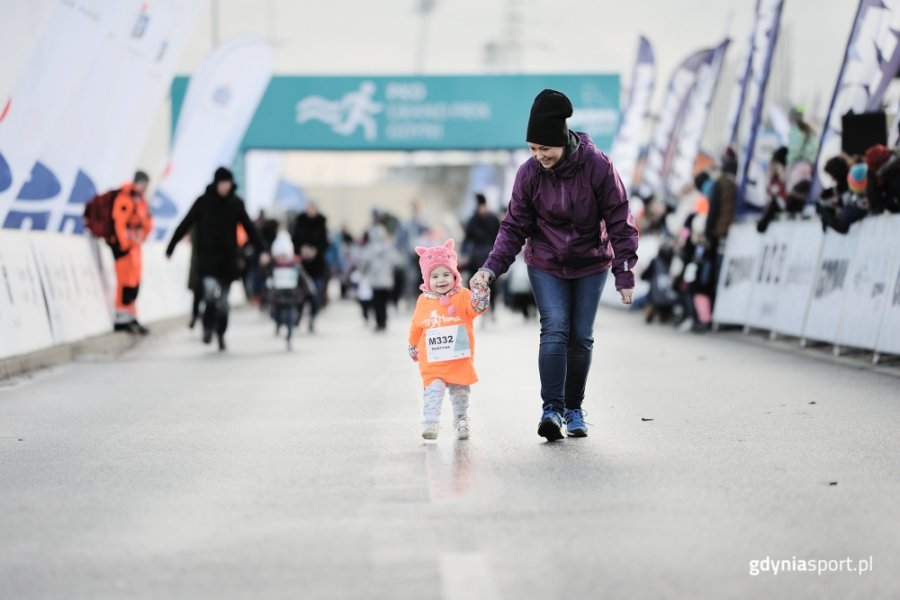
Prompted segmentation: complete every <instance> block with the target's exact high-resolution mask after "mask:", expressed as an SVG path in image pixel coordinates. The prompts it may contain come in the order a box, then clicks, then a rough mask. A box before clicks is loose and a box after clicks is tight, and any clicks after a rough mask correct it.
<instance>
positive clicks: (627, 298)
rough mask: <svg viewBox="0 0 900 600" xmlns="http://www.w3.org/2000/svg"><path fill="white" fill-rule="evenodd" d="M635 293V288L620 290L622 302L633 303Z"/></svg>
mask: <svg viewBox="0 0 900 600" xmlns="http://www.w3.org/2000/svg"><path fill="white" fill-rule="evenodd" d="M633 294H634V289H633V288H628V289H625V290H619V295H620V296H622V304H631V296H632V295H633Z"/></svg>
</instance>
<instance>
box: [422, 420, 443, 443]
mask: <svg viewBox="0 0 900 600" xmlns="http://www.w3.org/2000/svg"><path fill="white" fill-rule="evenodd" d="M440 428H441V426H440V423H438V422H437V421H426V422H425V429H423V430H422V437H423V438H425V439H426V440H436V439H437V436H438V430H439V429H440Z"/></svg>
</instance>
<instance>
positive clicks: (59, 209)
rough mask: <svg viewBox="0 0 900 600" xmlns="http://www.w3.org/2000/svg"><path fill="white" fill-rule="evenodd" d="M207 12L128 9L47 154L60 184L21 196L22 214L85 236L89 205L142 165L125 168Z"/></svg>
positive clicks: (172, 5) (133, 4)
mask: <svg viewBox="0 0 900 600" xmlns="http://www.w3.org/2000/svg"><path fill="white" fill-rule="evenodd" d="M203 5H204V2H196V1H195V2H178V0H155V1H154V2H151V3H148V2H144V1H143V0H123V1H122V7H123V9H124V8H125V7H129V10H127V11H125V17H124V22H123V23H122V24H121V25H122V26H121V27H119V28H118V29H117V30H116V31H115V32H114V34H113V35H109V36H107V37H106V38H105V39H104V40H103V43H102V44H101V48H100V51H99V53H98V55H97V58H96V60H95V61H94V62H93V64H92V65H91V68H90V70H89V72H88V73H87V75H86V77H85V78H84V80H83V81H82V83H81V85H80V88H79V89H78V90H77V92H76V93H75V95H74V96H73V98H72V99H71V101H70V103H69V105H68V107H67V108H66V109H65V110H64V111H63V112H62V114H61V115H60V116H59V118H58V122H57V126H56V127H55V129H54V131H53V133H52V134H51V135H50V137H49V139H48V140H47V142H46V143H45V144H44V147H43V148H42V150H41V152H40V155H39V158H38V163H39V164H40V165H42V167H43V169H44V170H43V171H42V172H44V173H49V174H52V177H53V178H54V180H55V181H56V182H57V184H56V185H52V186H48V185H45V186H40V185H38V186H36V185H35V184H36V183H38V182H34V181H33V182H32V183H31V184H29V185H30V186H31V187H32V188H34V189H33V190H32V192H31V193H24V192H23V193H20V194H19V196H20V198H19V199H18V200H17V201H16V202H15V203H14V204H13V206H12V210H13V211H14V212H15V213H17V214H20V215H31V216H32V217H34V215H42V216H41V217H40V219H37V220H39V221H40V222H41V224H44V223H46V227H42V228H46V229H48V230H50V231H66V232H70V233H72V232H81V230H82V227H83V223H82V218H81V215H82V212H83V207H84V202H86V201H87V200H88V199H90V198H91V197H92V196H93V195H94V194H95V193H96V192H97V191H102V190H104V189H109V188H112V187H115V186H117V185H119V184H121V183H122V182H124V181H127V180H128V179H129V178H130V177H131V175H132V173H133V169H134V166H135V165H134V164H133V163H132V164H128V165H127V166H123V165H122V157H123V155H128V156H136V154H137V153H138V152H139V151H140V149H141V148H142V147H143V145H144V142H145V141H146V137H147V134H148V133H149V128H148V127H149V123H150V122H151V120H152V119H150V118H149V116H150V115H151V114H154V113H155V112H156V110H157V109H158V108H159V106H161V105H162V102H163V99H164V96H165V94H166V93H167V92H168V89H169V85H170V83H171V80H172V77H173V75H174V71H175V65H176V63H177V61H178V60H179V59H180V57H181V53H182V51H183V50H184V48H185V46H186V44H187V41H188V39H189V34H190V33H191V31H192V30H193V28H194V27H195V26H196V24H197V19H198V18H199V16H200V13H199V9H200V8H201V7H202V6H203ZM150 102H152V103H153V105H152V106H151V105H150ZM136 122H145V123H147V124H146V125H143V124H142V125H140V126H138V127H139V128H141V129H142V130H143V132H144V135H143V137H141V136H140V135H135V134H134V125H135V123H136ZM132 160H134V159H132ZM26 192H27V190H26ZM23 196H24V197H23ZM33 220H35V219H34V218H33Z"/></svg>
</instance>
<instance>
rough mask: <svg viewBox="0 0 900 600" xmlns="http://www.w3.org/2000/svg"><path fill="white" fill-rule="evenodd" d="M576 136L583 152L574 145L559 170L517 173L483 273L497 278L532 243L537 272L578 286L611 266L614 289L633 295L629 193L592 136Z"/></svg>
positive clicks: (527, 168)
mask: <svg viewBox="0 0 900 600" xmlns="http://www.w3.org/2000/svg"><path fill="white" fill-rule="evenodd" d="M575 135H576V136H577V141H578V144H577V147H575V148H573V144H571V143H570V144H569V148H568V149H567V156H566V157H565V158H564V159H563V162H561V163H560V164H559V165H558V166H557V167H556V168H553V169H549V170H548V169H545V168H543V167H542V166H541V165H540V163H539V162H538V161H536V160H535V159H533V158H529V159H528V160H527V161H526V162H525V163H524V164H523V165H522V166H521V167H519V171H518V173H516V181H515V184H514V186H513V192H512V199H511V200H510V202H509V213H508V214H507V215H506V218H505V219H504V220H503V223H502V224H501V225H500V234H499V235H498V236H497V240H496V241H495V242H494V249H493V251H492V252H491V255H490V256H489V257H488V259H487V261H486V262H485V263H484V267H483V268H484V269H485V270H488V271H490V272H491V274H492V275H494V276H498V277H499V276H500V275H502V274H503V273H505V272H506V270H507V269H508V268H509V266H510V265H511V264H512V263H513V261H514V260H515V258H516V255H517V254H518V253H519V251H520V250H521V249H522V244H523V243H525V242H526V240H527V242H528V244H527V246H526V248H525V262H526V263H527V264H528V265H529V266H531V267H534V268H536V269H540V270H541V271H545V272H546V273H549V274H550V275H553V276H555V277H559V278H562V279H579V278H581V277H586V276H588V275H596V274H597V273H601V272H603V271H605V270H607V269H609V268H610V265H611V266H612V272H613V275H614V276H615V278H616V289H629V288H633V287H634V274H633V273H632V271H631V270H632V269H633V268H634V265H635V263H636V262H637V247H638V230H637V228H636V227H635V225H634V217H632V215H631V211H630V210H629V208H628V199H627V197H626V194H625V187H624V186H623V185H622V180H621V179H619V174H618V173H617V172H616V170H615V168H614V167H613V165H612V163H611V162H610V160H609V158H608V157H607V156H606V154H604V153H603V152H601V151H600V150H598V149H597V147H596V146H595V145H594V142H593V141H592V140H591V138H590V136H588V135H587V134H586V133H581V132H578V133H576V134H575Z"/></svg>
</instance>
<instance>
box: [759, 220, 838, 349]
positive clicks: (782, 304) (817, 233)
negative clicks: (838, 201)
mask: <svg viewBox="0 0 900 600" xmlns="http://www.w3.org/2000/svg"><path fill="white" fill-rule="evenodd" d="M789 225H790V227H789V228H788V230H787V256H786V257H785V266H786V268H785V271H784V279H783V280H782V282H781V291H780V293H779V296H778V310H777V311H776V313H775V320H774V322H773V324H772V330H773V331H776V332H778V333H780V334H783V335H789V336H792V337H800V336H802V335H803V322H804V320H805V319H806V312H807V310H808V309H809V302H810V299H811V298H812V294H813V286H814V284H815V280H816V268H817V267H818V266H819V257H820V255H821V253H822V244H823V243H824V241H825V233H824V232H823V231H822V224H821V223H819V221H818V220H813V221H800V222H796V221H795V222H793V223H789Z"/></svg>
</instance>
